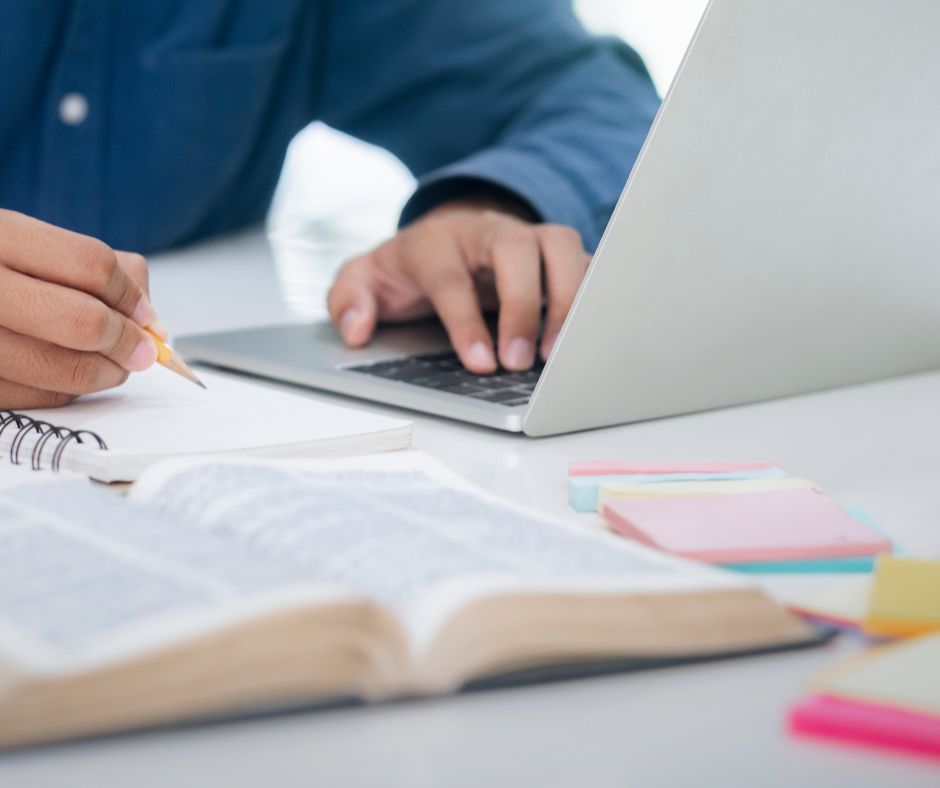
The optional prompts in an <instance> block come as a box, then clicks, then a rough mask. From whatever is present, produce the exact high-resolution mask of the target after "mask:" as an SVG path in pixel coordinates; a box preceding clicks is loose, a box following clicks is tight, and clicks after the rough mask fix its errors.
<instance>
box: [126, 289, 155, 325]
mask: <svg viewBox="0 0 940 788" xmlns="http://www.w3.org/2000/svg"><path fill="white" fill-rule="evenodd" d="M156 319H157V313H156V312H154V311H153V305H152V304H151V303H150V299H149V298H147V296H143V297H142V298H141V299H140V301H138V302H137V306H136V307H135V308H134V312H133V313H132V314H131V320H133V321H134V322H135V323H136V324H137V325H139V326H140V327H141V328H146V327H147V326H149V325H150V324H151V323H153V322H154V321H155V320H156Z"/></svg>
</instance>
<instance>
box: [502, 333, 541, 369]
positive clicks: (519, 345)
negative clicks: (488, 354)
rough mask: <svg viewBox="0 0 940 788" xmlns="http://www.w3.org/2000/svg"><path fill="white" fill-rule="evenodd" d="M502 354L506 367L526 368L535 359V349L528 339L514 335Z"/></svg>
mask: <svg viewBox="0 0 940 788" xmlns="http://www.w3.org/2000/svg"><path fill="white" fill-rule="evenodd" d="M503 356H504V358H503V362H504V363H505V365H506V368H507V369H528V368H529V367H531V366H532V362H533V361H534V360H535V359H534V356H535V350H534V348H533V347H532V343H531V342H529V340H528V339H523V338H522V337H516V338H515V339H514V340H512V342H510V343H509V345H507V347H506V352H505V353H504V354H503Z"/></svg>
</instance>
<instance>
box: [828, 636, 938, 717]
mask: <svg viewBox="0 0 940 788" xmlns="http://www.w3.org/2000/svg"><path fill="white" fill-rule="evenodd" d="M938 666H940V633H934V634H932V635H922V636H921V637H918V638H912V639H910V640H902V641H900V642H899V643H893V644H891V645H890V646H881V647H880V648H875V649H872V650H871V651H869V652H867V653H866V654H864V655H862V656H861V657H856V658H854V659H852V660H849V661H848V662H846V663H842V664H841V665H837V666H836V667H834V668H830V669H829V670H828V671H826V672H825V673H823V674H822V675H821V676H819V677H818V678H817V679H816V680H815V681H814V682H813V683H812V688H813V690H814V691H815V692H821V693H825V694H827V695H836V696H840V697H844V698H849V699H851V700H858V701H863V702H864V701H867V702H869V703H878V704H882V705H887V706H895V707H899V708H903V709H906V710H908V711H914V712H920V713H922V714H936V715H940V670H938Z"/></svg>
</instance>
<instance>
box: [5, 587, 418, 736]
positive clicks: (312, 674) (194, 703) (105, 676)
mask: <svg viewBox="0 0 940 788" xmlns="http://www.w3.org/2000/svg"><path fill="white" fill-rule="evenodd" d="M408 659H409V658H408V644H407V642H406V640H405V636H404V633H403V632H402V630H401V628H400V627H399V625H398V623H397V621H396V620H395V619H394V618H393V617H392V616H390V615H389V614H388V613H386V612H385V611H383V610H382V609H381V608H379V607H377V606H375V605H373V604H371V603H366V602H356V601H344V602H337V603H334V604H330V605H324V606H315V607H306V608H298V609H294V610H289V611H281V612H275V613H269V614H267V615H265V616H264V617H262V618H258V619H254V620H249V621H242V622H239V623H238V624H236V625H234V626H230V627H226V628H223V629H221V630H219V631H216V632H212V633H207V634H205V635H202V636H200V637H197V638H192V639H189V640H187V641H184V642H182V643H179V644H176V645H173V646H168V647H164V648H162V649H159V650H155V651H152V652H149V653H146V654H143V655H141V656H139V657H136V658H133V659H129V660H126V661H124V662H119V663H117V664H110V665H104V666H101V667H97V668H93V669H89V670H86V671H82V672H77V673H73V674H63V675H52V676H43V675H39V674H30V673H28V672H26V671H25V670H24V669H23V668H22V667H20V666H17V665H15V664H7V663H4V662H3V661H0V749H11V748H18V747H23V746H26V745H32V744H39V743H44V742H50V741H57V740H62V739H71V738H77V737H86V736H94V735H101V734H106V733H112V732H117V731H125V730H133V729H139V728H144V727H152V726H157V725H162V724H169V723H174V722H181V721H186V720H195V719H205V718H210V717H220V716H232V715H237V714H239V713H245V712H247V711H250V710H252V709H256V708H258V707H271V706H277V705H279V704H280V705H288V704H290V705H297V704H299V703H302V702H305V701H309V702H316V701H322V700H324V699H328V698H338V697H350V696H355V697H358V698H363V699H373V698H376V699H377V698H381V697H385V696H387V695H390V694H399V693H400V692H401V691H402V689H403V687H404V685H405V684H406V683H407V678H406V677H407V675H408V673H409V668H408Z"/></svg>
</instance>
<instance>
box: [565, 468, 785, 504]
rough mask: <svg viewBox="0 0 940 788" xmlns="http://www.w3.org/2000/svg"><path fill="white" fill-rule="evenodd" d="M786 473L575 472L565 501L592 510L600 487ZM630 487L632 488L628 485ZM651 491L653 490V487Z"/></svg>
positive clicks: (774, 470)
mask: <svg viewBox="0 0 940 788" xmlns="http://www.w3.org/2000/svg"><path fill="white" fill-rule="evenodd" d="M783 476H786V473H785V472H784V471H782V470H781V469H780V468H777V467H770V468H763V469H759V470H739V471H726V472H723V473H707V472H700V473H694V472H686V473H654V474H632V475H629V476H622V475H619V476H618V475H591V476H586V475H578V476H571V477H569V478H568V502H569V503H570V504H571V507H572V508H573V509H575V510H576V511H579V512H596V511H597V495H598V489H599V488H600V487H602V486H603V487H605V488H607V489H614V488H616V486H617V485H620V484H624V485H636V484H668V483H673V482H709V481H725V482H727V481H739V480H745V479H776V478H781V477H783ZM631 489H632V488H631ZM652 492H653V493H655V492H656V491H655V490H653V491H652Z"/></svg>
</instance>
